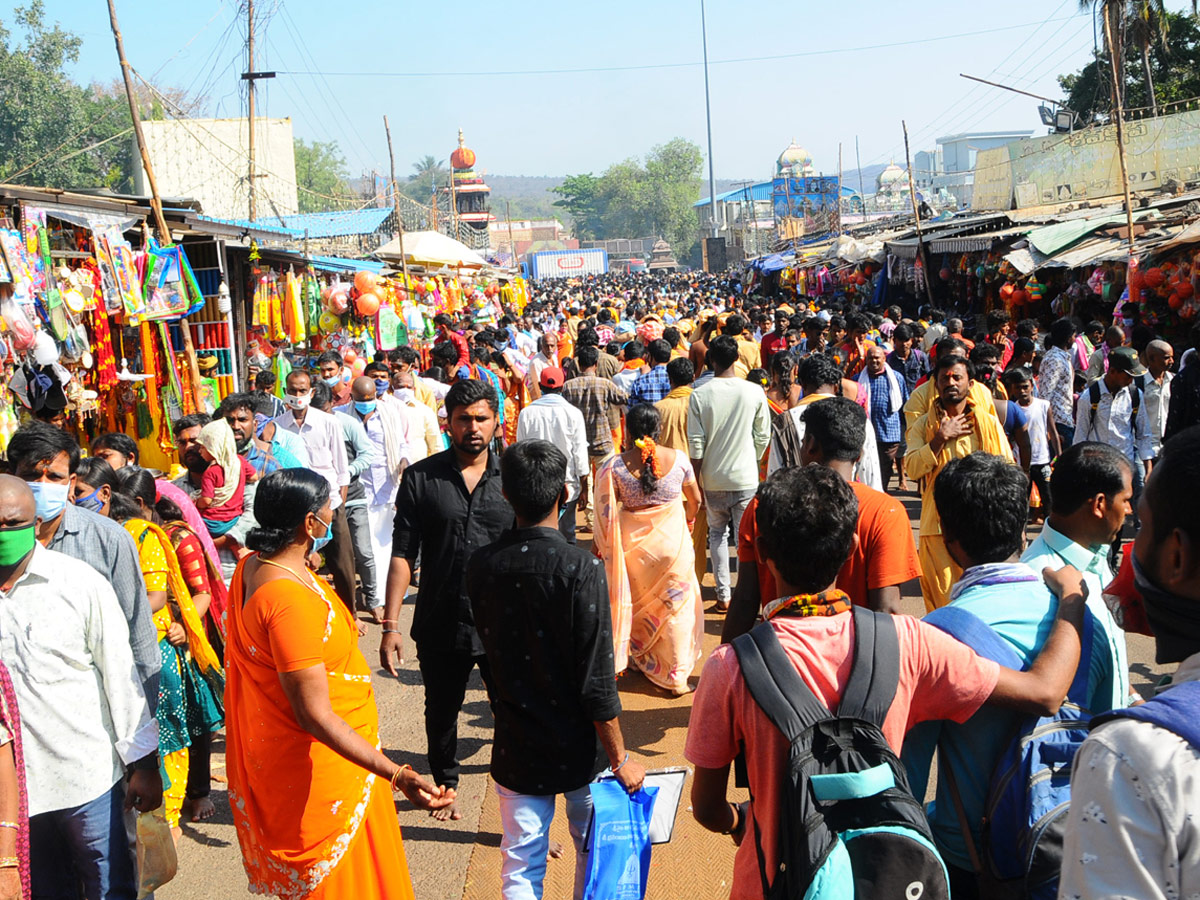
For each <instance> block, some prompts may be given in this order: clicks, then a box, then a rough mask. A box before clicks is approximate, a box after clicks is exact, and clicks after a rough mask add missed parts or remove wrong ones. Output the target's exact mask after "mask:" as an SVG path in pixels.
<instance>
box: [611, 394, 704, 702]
mask: <svg viewBox="0 0 1200 900" xmlns="http://www.w3.org/2000/svg"><path fill="white" fill-rule="evenodd" d="M625 427H626V429H627V431H628V434H629V439H630V441H631V449H629V450H628V451H626V452H625V453H622V454H619V455H617V456H612V457H609V459H608V460H607V461H606V462H605V463H604V464H603V465H601V467H600V470H599V471H598V472H597V474H596V533H595V542H596V547H597V549H598V550H599V551H600V555H601V556H602V557H603V558H604V566H605V570H606V572H607V575H608V595H609V602H610V604H611V606H612V620H613V643H614V653H615V657H614V660H615V663H616V668H617V671H618V672H620V671H621V670H622V669H623V668H624V667H625V666H626V665H627V663H628V661H630V660H632V662H633V663H634V665H636V666H637V667H638V669H640V670H641V671H642V673H643V674H645V676H646V677H647V678H648V679H650V681H651V682H653V683H654V684H656V685H657V686H658V687H661V688H663V689H664V690H666V691H669V692H671V693H673V694H685V693H687V692H688V690H689V688H688V676H689V675H691V673H692V669H693V668H694V667H695V665H696V661H697V660H698V659H699V658H700V647H701V642H702V640H703V637H704V609H703V607H702V606H701V603H700V583H699V582H698V581H697V580H696V569H695V559H696V557H695V551H694V550H693V548H692V536H691V526H692V524H693V522H694V521H695V518H696V513H697V511H698V510H699V508H700V490H699V488H698V487H697V485H696V476H695V474H694V473H693V472H692V464H691V462H690V461H689V460H688V458H687V456H686V455H684V454H683V453H680V452H678V451H676V450H671V449H669V448H666V447H659V446H657V445H656V444H655V439H656V438H657V437H658V432H659V427H660V419H659V413H658V410H657V409H656V408H655V407H654V406H653V405H651V404H648V403H647V404H642V405H640V406H635V407H634V408H633V409H631V410H630V411H629V414H628V416H626V419H625Z"/></svg>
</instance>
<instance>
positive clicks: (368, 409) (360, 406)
mask: <svg viewBox="0 0 1200 900" xmlns="http://www.w3.org/2000/svg"><path fill="white" fill-rule="evenodd" d="M354 410H355V412H357V413H358V414H359V415H363V416H365V415H367V414H368V413H373V412H375V401H374V400H355V401H354Z"/></svg>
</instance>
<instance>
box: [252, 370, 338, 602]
mask: <svg viewBox="0 0 1200 900" xmlns="http://www.w3.org/2000/svg"><path fill="white" fill-rule="evenodd" d="M312 393H313V392H312V379H311V378H310V376H309V374H308V373H307V372H305V371H302V370H299V369H297V370H294V371H292V372H291V373H289V374H288V377H287V389H286V393H285V394H284V396H283V402H284V405H285V406H287V408H288V411H287V412H285V413H284V414H283V415H282V416H279V417H277V418H275V419H272V420H271V421H272V422H274V423H275V426H276V427H277V428H281V429H283V430H284V431H290V432H292V433H293V434H298V435H300V437H301V439H302V440H303V441H304V446H305V448H306V449H307V450H308V460H309V466H310V467H311V468H312V470H313V471H314V472H316V473H317V474H318V475H321V476H322V477H323V478H325V480H326V481H328V482H329V502H330V506H331V507H332V509H333V522H332V524H331V525H330V527H331V529H332V531H333V540H331V541H330V542H329V545H328V546H327V547H326V548H325V552H324V556H325V565H326V567H327V568H328V570H329V572H330V574H332V575H333V587H334V590H336V591H337V593H338V596H339V597H341V598H342V602H343V603H345V604H346V606H348V607H349V608H350V611H351V612H353V611H354V548H353V546H352V544H351V539H350V526H349V523H348V522H347V521H346V508H345V503H346V493H347V491H348V490H349V488H350V463H349V460H348V459H347V456H346V443H345V434H344V432H343V430H342V426H341V423H340V422H338V420H337V419H336V418H334V416H333V414H332V413H326V412H321V410H319V409H311V408H310V407H309V404H310V403H311V402H312Z"/></svg>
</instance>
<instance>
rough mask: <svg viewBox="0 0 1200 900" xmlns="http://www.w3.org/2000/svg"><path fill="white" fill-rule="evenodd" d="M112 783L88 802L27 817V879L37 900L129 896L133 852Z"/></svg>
mask: <svg viewBox="0 0 1200 900" xmlns="http://www.w3.org/2000/svg"><path fill="white" fill-rule="evenodd" d="M124 800H125V792H124V790H123V785H122V784H121V783H120V782H118V783H117V784H115V785H114V786H113V787H112V789H111V790H109V791H106V792H105V793H104V794H101V795H100V796H99V797H97V798H96V799H95V800H93V801H91V802H90V803H85V804H83V806H76V807H74V808H71V809H56V810H54V811H53V812H47V813H39V814H38V815H36V816H30V817H29V855H30V879H31V880H32V882H33V891H32V894H33V896H35V897H38V898H39V900H78V898H79V896H80V886H82V887H83V897H84V898H86V900H134V898H136V897H137V894H138V886H137V876H136V873H135V872H134V865H133V854H132V853H131V852H130V849H129V841H128V839H127V838H126V835H125V817H124V813H123V809H122V807H123V805H124Z"/></svg>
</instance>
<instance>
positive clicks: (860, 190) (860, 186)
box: [854, 134, 867, 222]
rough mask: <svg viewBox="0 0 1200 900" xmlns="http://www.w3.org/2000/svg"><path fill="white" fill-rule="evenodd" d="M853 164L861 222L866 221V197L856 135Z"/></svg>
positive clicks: (856, 136)
mask: <svg viewBox="0 0 1200 900" xmlns="http://www.w3.org/2000/svg"><path fill="white" fill-rule="evenodd" d="M854 162H855V163H856V164H857V165H858V202H859V203H860V204H862V217H863V221H864V222H865V221H866V220H867V195H866V194H865V193H863V179H862V157H861V156H859V155H858V135H857V134H856V135H855V136H854Z"/></svg>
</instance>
